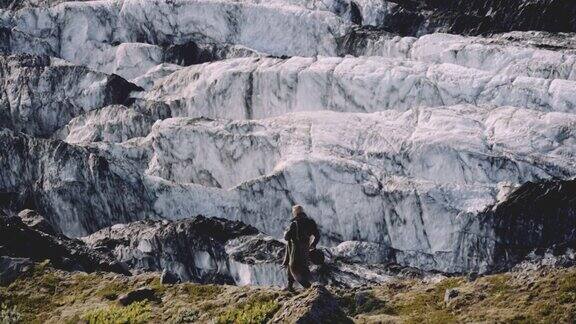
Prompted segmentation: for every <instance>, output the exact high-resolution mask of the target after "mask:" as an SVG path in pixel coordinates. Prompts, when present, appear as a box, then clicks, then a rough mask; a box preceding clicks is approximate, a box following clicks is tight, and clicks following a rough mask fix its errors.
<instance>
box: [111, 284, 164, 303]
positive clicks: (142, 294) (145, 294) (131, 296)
mask: <svg viewBox="0 0 576 324" xmlns="http://www.w3.org/2000/svg"><path fill="white" fill-rule="evenodd" d="M144 300H148V301H159V298H158V297H157V296H156V293H155V292H154V289H151V288H148V287H144V288H139V289H136V290H133V291H131V292H129V293H127V294H125V295H122V296H120V297H118V303H119V304H120V305H122V306H128V305H130V304H132V303H135V302H139V301H144Z"/></svg>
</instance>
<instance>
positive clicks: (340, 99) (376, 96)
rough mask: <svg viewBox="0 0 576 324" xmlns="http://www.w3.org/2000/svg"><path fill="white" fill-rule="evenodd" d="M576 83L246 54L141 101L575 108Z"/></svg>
mask: <svg viewBox="0 0 576 324" xmlns="http://www.w3.org/2000/svg"><path fill="white" fill-rule="evenodd" d="M575 94H576V82H575V81H568V80H561V79H554V80H549V79H543V78H533V77H525V76H512V75H504V74H498V73H493V72H488V71H482V70H478V69H473V68H465V67H462V66H459V65H454V64H447V63H443V64H429V63H423V62H419V61H406V60H399V59H388V58H382V57H362V58H334V57H318V58H302V57H294V58H291V59H288V60H282V59H273V58H256V59H255V58H241V59H232V60H226V61H221V62H217V63H211V64H204V65H196V66H191V67H188V68H185V69H182V70H180V71H177V72H175V73H173V74H171V75H169V76H167V77H166V78H164V79H162V80H161V81H160V82H158V84H157V86H156V87H155V88H154V89H152V90H150V91H149V92H148V93H146V94H145V95H144V98H146V99H148V100H154V101H163V102H166V103H168V104H169V105H170V106H171V107H172V111H173V112H172V114H173V115H174V116H189V117H199V116H203V117H209V118H230V119H251V118H266V117H271V116H279V115H282V114H285V113H289V112H295V111H315V110H333V111H340V112H368V113H370V112H376V111H383V110H387V109H395V110H401V111H404V110H407V109H409V108H413V107H434V106H443V105H455V104H463V103H468V104H475V105H488V106H508V105H510V106H516V107H522V108H531V109H537V110H541V111H560V112H574V107H575V105H576V95H575Z"/></svg>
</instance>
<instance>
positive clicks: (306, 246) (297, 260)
mask: <svg viewBox="0 0 576 324" xmlns="http://www.w3.org/2000/svg"><path fill="white" fill-rule="evenodd" d="M311 236H314V240H312V241H310V237H311ZM284 239H285V240H286V241H287V243H288V244H287V248H286V254H285V256H284V265H288V264H290V265H292V264H296V265H300V266H306V267H307V266H308V251H309V250H310V249H315V248H316V245H317V244H318V241H319V240H320V232H319V231H318V226H317V225H316V222H315V221H314V220H313V219H311V218H309V217H308V216H307V215H306V214H305V213H300V214H298V215H297V216H296V217H294V218H292V221H291V222H290V227H289V228H288V231H286V233H284Z"/></svg>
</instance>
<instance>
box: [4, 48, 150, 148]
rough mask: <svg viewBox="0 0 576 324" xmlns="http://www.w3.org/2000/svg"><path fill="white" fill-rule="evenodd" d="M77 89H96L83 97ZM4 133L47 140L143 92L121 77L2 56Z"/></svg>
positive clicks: (43, 59)
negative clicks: (93, 112) (75, 121)
mask: <svg viewBox="0 0 576 324" xmlns="http://www.w3.org/2000/svg"><path fill="white" fill-rule="evenodd" d="M79 84H92V87H93V89H92V90H91V91H85V89H83V88H82V87H79V86H78V85H79ZM0 85H1V88H2V91H0V127H3V128H9V129H12V130H15V131H20V132H24V133H27V134H29V135H34V136H41V137H48V136H50V135H51V134H52V133H53V132H54V131H56V130H57V129H58V128H60V127H62V126H64V125H66V123H68V121H70V120H71V119H72V118H74V117H76V116H78V115H80V114H82V113H84V112H87V111H90V110H93V109H97V108H101V107H104V106H106V105H110V104H120V103H123V102H124V101H125V100H126V99H127V97H128V95H129V93H130V92H132V91H134V90H140V88H139V87H137V86H136V85H134V84H132V83H130V82H128V81H126V80H124V79H122V78H121V77H119V76H117V75H107V74H104V73H99V72H94V71H91V70H89V69H88V68H86V67H82V66H73V65H54V64H53V63H52V62H51V59H50V57H48V56H38V55H28V54H19V55H9V56H4V55H0Z"/></svg>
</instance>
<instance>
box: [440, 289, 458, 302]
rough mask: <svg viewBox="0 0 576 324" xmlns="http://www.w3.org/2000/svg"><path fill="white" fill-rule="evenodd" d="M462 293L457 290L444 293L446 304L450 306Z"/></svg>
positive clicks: (448, 290) (447, 290)
mask: <svg viewBox="0 0 576 324" xmlns="http://www.w3.org/2000/svg"><path fill="white" fill-rule="evenodd" d="M459 294H460V291H459V290H458V289H456V288H451V289H446V291H445V292H444V302H445V303H446V304H449V303H450V302H451V301H452V300H454V298H456V297H458V295H459Z"/></svg>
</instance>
